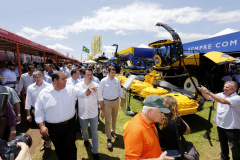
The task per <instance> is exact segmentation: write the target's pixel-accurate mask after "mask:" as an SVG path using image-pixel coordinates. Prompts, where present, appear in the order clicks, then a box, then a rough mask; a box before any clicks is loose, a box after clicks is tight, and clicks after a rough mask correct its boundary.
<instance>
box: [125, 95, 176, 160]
mask: <svg viewBox="0 0 240 160" xmlns="http://www.w3.org/2000/svg"><path fill="white" fill-rule="evenodd" d="M167 113H170V110H169V109H168V108H166V107H165V106H164V104H163V98H162V97H160V96H158V95H150V96H148V97H147V98H146V100H145V101H144V106H143V109H142V111H141V112H139V113H138V114H137V115H136V116H134V117H133V118H132V119H131V120H130V121H129V123H128V124H127V126H126V128H125V130H124V137H123V139H124V145H125V159H126V160H130V159H140V158H141V159H156V160H164V159H166V160H167V159H174V158H172V157H168V156H166V155H167V153H166V152H164V153H162V150H161V147H160V144H159V141H158V133H157V129H156V127H155V124H154V123H159V122H160V121H161V119H162V118H163V117H165V114H167Z"/></svg>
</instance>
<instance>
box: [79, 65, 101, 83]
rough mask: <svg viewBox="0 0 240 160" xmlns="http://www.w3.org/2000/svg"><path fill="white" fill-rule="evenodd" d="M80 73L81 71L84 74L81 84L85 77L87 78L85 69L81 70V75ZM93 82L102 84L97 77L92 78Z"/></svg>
mask: <svg viewBox="0 0 240 160" xmlns="http://www.w3.org/2000/svg"><path fill="white" fill-rule="evenodd" d="M80 71H81V74H82V78H81V79H80V82H82V81H84V77H85V68H81V69H80V70H79V74H80ZM92 81H93V82H95V83H97V84H100V81H99V79H98V78H97V77H95V76H93V77H92Z"/></svg>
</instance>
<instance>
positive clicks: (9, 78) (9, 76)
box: [1, 61, 19, 89]
mask: <svg viewBox="0 0 240 160" xmlns="http://www.w3.org/2000/svg"><path fill="white" fill-rule="evenodd" d="M15 68H16V64H14V63H13V62H11V61H9V62H8V63H7V69H5V70H4V71H3V72H2V77H4V78H5V79H2V80H1V82H2V84H3V85H5V86H8V87H11V88H13V89H15V88H14V87H15V84H18V82H19V81H18V80H17V75H16V74H15V72H14V70H15Z"/></svg>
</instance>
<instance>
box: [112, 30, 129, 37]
mask: <svg viewBox="0 0 240 160" xmlns="http://www.w3.org/2000/svg"><path fill="white" fill-rule="evenodd" d="M115 34H116V35H123V36H124V35H127V33H126V32H125V31H123V30H119V31H116V32H115Z"/></svg>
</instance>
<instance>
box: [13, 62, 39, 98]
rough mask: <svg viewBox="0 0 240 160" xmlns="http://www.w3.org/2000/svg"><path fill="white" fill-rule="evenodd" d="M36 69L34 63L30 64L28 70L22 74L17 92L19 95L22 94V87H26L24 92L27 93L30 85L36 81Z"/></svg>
mask: <svg viewBox="0 0 240 160" xmlns="http://www.w3.org/2000/svg"><path fill="white" fill-rule="evenodd" d="M34 71H35V67H34V66H33V65H30V66H28V72H27V73H24V74H22V75H21V77H20V81H19V83H18V87H17V88H18V89H17V93H18V95H19V97H20V96H21V91H22V87H24V93H25V94H26V93H27V88H28V86H29V85H31V84H32V83H33V82H34V80H33V72H34Z"/></svg>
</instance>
